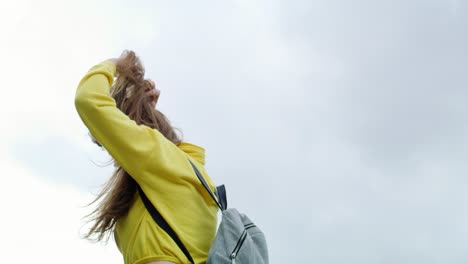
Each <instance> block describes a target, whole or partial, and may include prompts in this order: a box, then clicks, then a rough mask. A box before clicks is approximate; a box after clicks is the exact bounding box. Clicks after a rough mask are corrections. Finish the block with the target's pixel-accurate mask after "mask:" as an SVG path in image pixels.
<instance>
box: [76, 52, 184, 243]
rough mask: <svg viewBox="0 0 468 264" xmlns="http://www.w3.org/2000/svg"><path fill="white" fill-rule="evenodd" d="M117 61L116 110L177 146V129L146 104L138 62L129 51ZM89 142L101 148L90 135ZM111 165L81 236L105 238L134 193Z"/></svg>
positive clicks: (122, 174)
mask: <svg viewBox="0 0 468 264" xmlns="http://www.w3.org/2000/svg"><path fill="white" fill-rule="evenodd" d="M121 58H122V59H121V60H119V62H118V63H117V65H116V67H117V79H116V81H115V84H114V85H113V87H112V88H111V91H110V93H111V96H112V97H113V98H114V100H115V101H116V104H117V107H118V108H119V109H120V110H121V111H122V112H124V113H125V114H126V115H127V116H128V117H130V118H131V119H133V120H134V121H135V122H136V123H137V124H139V125H146V126H148V127H151V128H153V129H157V130H159V132H161V134H163V135H164V136H165V137H166V138H167V139H168V140H170V141H172V142H173V143H174V144H176V145H179V144H180V142H181V141H182V140H181V138H180V137H179V136H178V134H177V133H176V130H177V129H175V128H173V127H172V126H171V124H170V122H169V120H168V119H167V118H166V117H165V116H164V114H163V113H161V112H160V111H159V110H157V109H155V108H154V107H152V106H151V105H150V104H149V103H148V97H147V95H146V91H145V89H147V88H148V85H151V84H150V82H149V81H147V80H145V79H144V75H145V69H144V67H143V65H142V63H141V60H140V59H139V58H138V57H137V56H136V54H135V53H134V52H133V51H124V53H123V54H122V56H121ZM91 139H92V141H93V142H94V143H96V144H97V145H99V146H101V145H100V144H99V142H97V141H96V139H95V138H93V137H92V136H91ZM126 140H132V139H130V138H129V139H126ZM113 163H114V167H116V169H115V171H114V173H113V175H112V177H111V178H110V180H109V181H108V182H107V183H106V184H105V185H104V187H103V189H102V190H101V192H100V193H99V194H98V195H97V197H96V199H94V201H93V202H92V203H91V204H94V203H96V202H98V201H99V203H98V206H97V208H96V209H94V210H93V211H92V212H91V213H90V214H89V215H87V216H86V217H87V219H88V222H93V225H92V226H91V228H90V229H89V231H88V232H87V233H86V235H85V236H84V237H85V238H87V239H90V240H95V241H102V240H107V239H108V238H109V235H110V234H111V233H112V232H113V231H114V228H115V224H116V223H117V221H118V220H119V219H120V218H122V217H124V216H125V215H126V214H127V212H128V210H129V209H130V207H131V205H132V202H133V198H134V196H135V192H136V190H137V184H136V182H135V180H134V179H133V178H132V177H131V176H130V175H129V174H128V173H127V172H126V171H125V170H124V169H123V168H122V167H120V165H118V164H117V163H116V162H115V160H114V161H113Z"/></svg>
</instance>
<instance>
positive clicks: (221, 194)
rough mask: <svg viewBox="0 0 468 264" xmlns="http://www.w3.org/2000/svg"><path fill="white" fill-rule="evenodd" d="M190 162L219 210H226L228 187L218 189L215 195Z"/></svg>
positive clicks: (222, 186)
mask: <svg viewBox="0 0 468 264" xmlns="http://www.w3.org/2000/svg"><path fill="white" fill-rule="evenodd" d="M189 162H190V164H191V165H192V168H193V170H194V171H195V173H196V174H197V177H198V179H199V180H200V182H201V183H202V185H203V187H205V189H206V191H207V192H208V194H209V195H210V196H211V198H212V199H213V201H214V202H215V203H216V204H217V205H218V207H219V209H221V211H224V210H226V208H227V199H226V187H224V185H221V186H218V187H216V194H214V193H213V191H211V189H210V187H209V186H208V183H206V181H205V179H204V178H203V176H202V175H201V173H200V172H199V171H198V169H197V167H195V165H193V163H192V161H191V160H189Z"/></svg>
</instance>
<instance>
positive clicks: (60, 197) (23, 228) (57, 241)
mask: <svg viewBox="0 0 468 264" xmlns="http://www.w3.org/2000/svg"><path fill="white" fill-rule="evenodd" d="M0 160H1V162H0V166H1V167H2V173H3V175H4V177H3V179H4V180H6V181H7V182H6V183H5V184H3V188H2V191H1V192H0V201H1V205H2V217H1V218H0V227H1V233H2V237H1V238H0V247H1V248H3V249H4V250H3V251H2V262H4V263H28V262H30V263H64V262H66V263H77V264H78V263H119V262H122V260H121V255H120V252H118V250H117V248H116V247H115V245H114V243H113V241H110V242H109V245H107V246H102V245H101V244H93V243H90V242H88V241H86V240H83V239H81V238H80V232H81V234H82V232H83V230H85V229H81V231H80V228H81V227H83V226H84V223H83V222H82V221H81V219H82V217H83V216H84V215H85V214H86V213H87V212H89V210H90V208H84V206H85V205H86V204H88V203H89V202H90V201H91V199H92V196H91V195H85V194H83V193H81V192H78V191H77V190H76V188H74V187H73V186H66V185H55V184H52V183H46V182H44V181H42V180H40V178H38V177H36V176H34V175H32V174H31V172H30V171H28V170H27V169H25V168H23V167H22V165H21V164H18V163H17V162H16V161H14V160H11V159H9V157H6V156H3V155H2V156H1V158H0Z"/></svg>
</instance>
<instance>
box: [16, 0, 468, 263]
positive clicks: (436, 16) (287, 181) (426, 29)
mask: <svg viewBox="0 0 468 264" xmlns="http://www.w3.org/2000/svg"><path fill="white" fill-rule="evenodd" d="M184 4H185V5H186V6H184V7H183V8H182V7H181V6H180V5H179V4H176V3H175V2H171V3H158V4H153V3H152V2H151V3H150V2H147V3H146V2H141V3H140V4H135V6H133V5H134V3H132V7H133V9H131V10H133V11H129V12H134V13H135V14H138V15H139V16H142V17H144V18H147V19H148V21H149V22H150V25H147V26H151V27H152V28H153V30H154V31H155V33H154V38H152V39H151V41H148V42H144V43H142V42H139V40H138V39H135V40H132V39H125V36H122V41H123V42H124V43H126V44H127V45H128V46H129V47H132V48H133V49H135V50H136V51H137V52H139V53H140V55H141V56H142V57H143V59H144V61H145V65H146V67H147V73H148V76H149V77H152V78H153V79H155V80H156V82H157V85H158V87H159V88H160V89H161V90H162V95H161V99H160V107H161V110H162V111H164V112H165V113H166V114H167V115H168V117H169V118H170V119H171V120H172V121H173V123H174V124H175V125H176V126H178V127H181V128H182V129H183V131H184V132H185V136H186V139H187V140H189V141H191V142H193V143H196V144H199V145H201V146H204V147H205V148H206V149H207V169H208V171H209V172H210V174H211V176H212V178H213V179H214V180H215V181H216V182H218V183H225V184H226V185H227V187H228V195H229V198H230V199H229V202H230V204H231V205H232V206H233V207H238V208H239V209H240V210H242V211H245V212H247V213H248V214H249V216H251V218H253V219H254V220H255V221H256V222H257V223H258V224H259V225H260V226H261V227H262V228H263V229H264V231H265V233H266V235H267V238H268V241H269V245H270V253H271V259H272V261H271V263H465V262H466V261H467V260H468V253H467V252H468V251H467V250H466V246H467V245H468V243H467V242H468V241H467V240H468V225H467V224H466V223H468V211H467V210H466V206H465V205H466V202H467V201H468V195H466V193H465V190H466V186H467V185H468V181H467V180H466V179H465V177H464V176H465V175H466V174H467V173H468V166H467V165H466V164H467V163H466V162H465V157H466V156H467V154H468V140H467V137H466V134H467V132H468V126H467V122H466V119H467V116H468V107H466V104H464V98H467V96H468V89H467V85H468V77H467V76H468V74H466V69H467V68H468V67H467V66H468V65H467V64H468V51H467V48H466V47H467V46H468V45H467V44H468V37H467V34H466V29H467V26H468V18H467V12H468V10H467V5H466V4H465V3H464V2H462V1H388V2H382V1H380V2H375V1H352V2H350V1H287V2H286V1H270V2H264V1H263V2H262V1H257V2H255V3H253V2H252V3H250V2H247V1H238V2H230V3H221V2H219V3H213V2H208V1H196V2H190V3H184ZM149 7H151V8H149ZM122 10H126V9H122ZM128 23H130V22H128ZM49 141H50V142H57V143H53V144H52V146H55V147H54V148H52V149H48V150H47V152H48V153H49V154H52V156H55V157H57V158H56V160H59V158H60V157H61V155H62V153H68V154H66V155H75V154H76V153H78V152H79V151H78V150H76V149H75V150H76V151H75V152H76V153H75V154H70V153H72V151H71V150H73V147H70V145H68V144H66V142H62V143H58V142H59V141H57V139H56V138H54V137H51V138H50V140H49ZM32 143H33V144H30V145H34V144H35V143H34V142H32ZM28 144H29V143H28ZM44 144H45V145H50V144H48V143H47V142H46V143H44ZM64 146H66V149H67V150H68V152H66V151H65V149H63V150H62V147H64ZM19 149H21V147H19ZM41 149H43V146H42V145H37V151H40V150H41ZM70 149H71V150H70ZM18 155H19V157H21V159H23V160H25V161H28V162H30V164H35V165H31V167H32V168H37V170H42V171H45V172H47V173H45V174H47V175H49V176H48V177H52V178H53V180H58V181H61V180H63V179H62V178H60V179H59V177H56V176H50V175H63V174H65V173H67V172H70V168H75V169H74V170H73V171H75V172H76V177H78V172H79V174H80V175H86V174H88V175H94V174H96V171H95V170H94V169H91V168H89V167H88V168H87V169H83V167H82V166H84V165H86V164H89V163H88V162H87V161H85V160H84V159H83V157H74V156H73V157H68V158H70V159H75V160H77V162H76V163H74V164H70V163H63V167H58V168H57V169H56V170H54V171H50V168H49V167H50V166H53V165H54V164H56V163H55V162H53V163H54V164H43V160H42V159H41V162H39V161H38V160H35V159H33V158H30V157H28V155H29V154H28V152H21V151H20V153H19V154H18ZM76 155H78V154H76ZM80 160H81V162H78V161H80ZM42 166H47V167H48V169H44V168H42ZM86 166H87V165H86ZM83 170H84V171H83ZM88 170H89V172H88ZM91 171H93V172H91ZM73 177H74V176H73ZM73 177H71V178H67V179H68V180H66V181H69V182H70V183H72V184H76V185H77V186H78V187H80V186H81V187H82V188H89V186H90V184H91V183H92V184H91V185H94V183H95V182H94V180H93V179H91V178H89V179H87V180H84V181H85V182H86V184H85V185H82V184H83V182H82V181H81V180H80V181H77V180H76V179H75V178H73ZM90 177H94V176H90Z"/></svg>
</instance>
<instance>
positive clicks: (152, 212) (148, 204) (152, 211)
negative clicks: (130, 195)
mask: <svg viewBox="0 0 468 264" xmlns="http://www.w3.org/2000/svg"><path fill="white" fill-rule="evenodd" d="M138 191H139V192H140V196H141V199H142V200H143V203H144V204H145V207H146V210H148V212H149V213H150V215H151V217H153V219H154V221H155V222H156V223H157V224H158V225H159V227H161V228H162V229H163V230H164V231H165V232H166V233H167V234H168V235H169V236H170V237H171V238H172V239H173V240H174V242H176V244H177V245H178V246H179V248H180V249H181V250H182V252H184V255H185V256H186V257H187V259H188V260H189V261H190V263H194V262H193V259H192V256H191V255H190V253H189V252H188V250H187V248H186V247H185V245H184V243H182V241H181V240H180V239H179V237H178V236H177V234H176V233H175V232H174V230H172V228H171V226H170V225H169V224H168V223H167V222H166V220H164V218H163V217H162V215H161V214H160V213H159V212H158V210H157V209H156V208H155V207H154V206H153V204H152V203H151V201H150V200H149V199H148V197H146V195H145V193H144V192H143V190H142V189H141V187H140V186H138Z"/></svg>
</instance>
